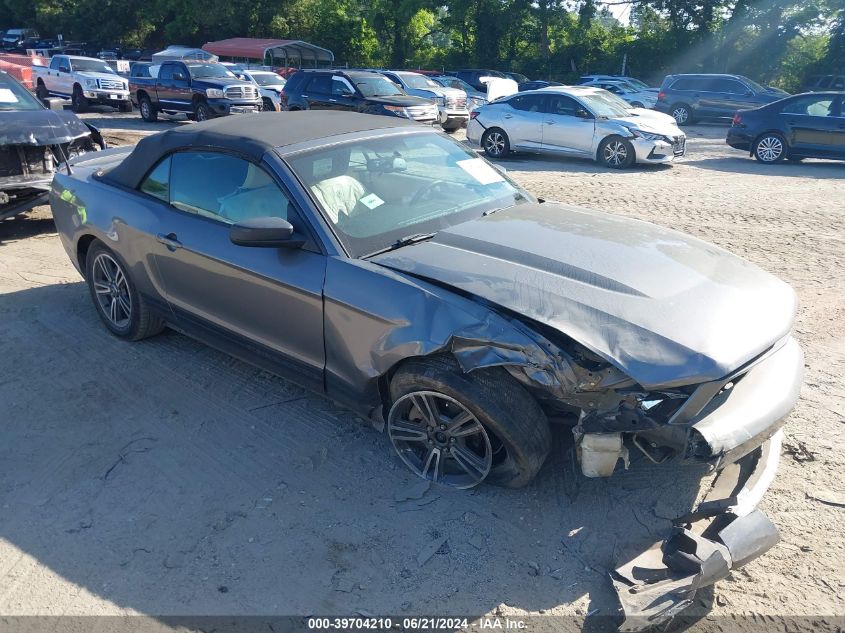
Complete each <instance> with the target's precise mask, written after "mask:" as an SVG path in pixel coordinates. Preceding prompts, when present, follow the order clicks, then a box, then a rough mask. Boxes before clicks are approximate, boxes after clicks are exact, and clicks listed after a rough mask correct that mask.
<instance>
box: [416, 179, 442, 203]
mask: <svg viewBox="0 0 845 633" xmlns="http://www.w3.org/2000/svg"><path fill="white" fill-rule="evenodd" d="M448 184H449V183H448V182H446V181H445V180H432V181H431V182H430V183H428V184H427V185H423V186H422V187H420V188H419V189H417V192H416V193H415V194H414V196H413V197H412V198H411V202H410V204H412V205H414V204H419V203H420V202H424V201H425V200H428V199H430V198H431V196H432V195H433V194H436V193H438V190H439V189H440V188H441V187H445V186H447V185H448Z"/></svg>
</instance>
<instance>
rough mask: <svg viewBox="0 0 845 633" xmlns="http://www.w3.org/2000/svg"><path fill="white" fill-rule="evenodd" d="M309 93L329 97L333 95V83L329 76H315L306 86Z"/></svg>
mask: <svg viewBox="0 0 845 633" xmlns="http://www.w3.org/2000/svg"><path fill="white" fill-rule="evenodd" d="M305 89H306V90H308V91H309V92H314V93H317V94H323V95H328V94H331V93H332V82H331V78H329V76H328V75H314V76H313V77H311V81H309V82H308V85H307V86H305Z"/></svg>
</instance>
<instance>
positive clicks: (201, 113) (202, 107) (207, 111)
mask: <svg viewBox="0 0 845 633" xmlns="http://www.w3.org/2000/svg"><path fill="white" fill-rule="evenodd" d="M211 117H212V114H211V108H209V107H208V104H207V103H206V102H205V101H197V102H196V103H195V104H194V121H196V122H197V123H201V122H203V121H208V120H209V119H210V118H211Z"/></svg>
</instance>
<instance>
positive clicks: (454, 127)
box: [442, 121, 462, 134]
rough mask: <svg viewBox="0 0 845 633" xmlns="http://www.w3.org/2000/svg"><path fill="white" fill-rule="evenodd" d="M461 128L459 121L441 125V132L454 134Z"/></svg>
mask: <svg viewBox="0 0 845 633" xmlns="http://www.w3.org/2000/svg"><path fill="white" fill-rule="evenodd" d="M461 126H462V123H461V122H460V121H458V122H457V123H449V124H446V123H444V124H443V125H442V127H443V131H444V132H446V134H454V133H455V132H457V131H458V130H460V129H461Z"/></svg>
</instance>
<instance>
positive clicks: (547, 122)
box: [546, 121, 555, 125]
mask: <svg viewBox="0 0 845 633" xmlns="http://www.w3.org/2000/svg"><path fill="white" fill-rule="evenodd" d="M554 124H555V122H554V121H546V125H554Z"/></svg>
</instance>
